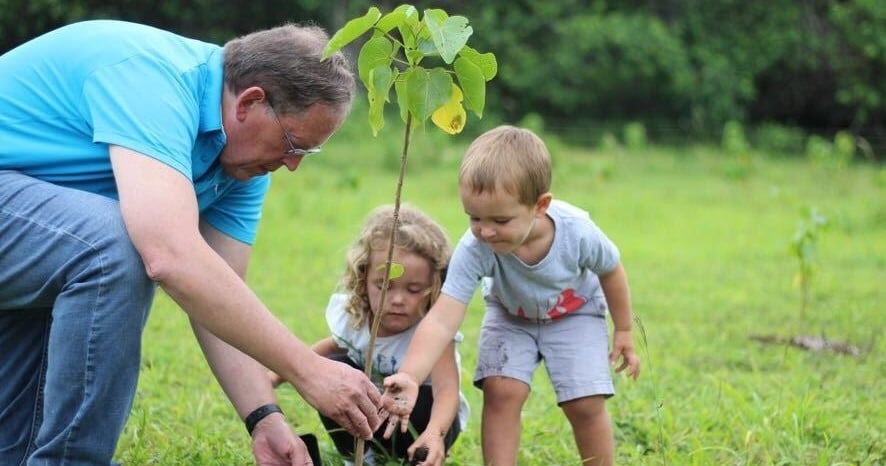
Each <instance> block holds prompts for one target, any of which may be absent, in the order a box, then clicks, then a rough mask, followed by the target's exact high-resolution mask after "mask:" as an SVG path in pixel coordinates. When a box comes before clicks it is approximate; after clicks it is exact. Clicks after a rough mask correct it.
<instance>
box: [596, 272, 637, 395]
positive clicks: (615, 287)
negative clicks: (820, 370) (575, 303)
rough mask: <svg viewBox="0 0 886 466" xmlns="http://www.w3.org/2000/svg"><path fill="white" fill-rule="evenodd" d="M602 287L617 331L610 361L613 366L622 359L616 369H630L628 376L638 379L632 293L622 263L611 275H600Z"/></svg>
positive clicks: (619, 370)
mask: <svg viewBox="0 0 886 466" xmlns="http://www.w3.org/2000/svg"><path fill="white" fill-rule="evenodd" d="M599 277H600V286H601V287H602V288H603V294H604V295H605V296H606V304H607V306H609V315H610V316H612V323H613V325H614V326H615V331H614V332H613V336H612V352H611V353H610V354H609V361H610V363H612V364H616V363H617V362H618V359H619V357H621V358H622V364H621V366H619V367H617V368H616V369H615V371H616V372H621V371H623V370H624V369H628V375H629V376H631V377H633V378H637V376H639V375H640V359H639V358H638V357H637V354H636V352H635V351H634V342H633V338H632V335H631V326H632V322H631V320H632V319H633V317H632V315H631V314H632V313H631V292H630V289H629V288H628V276H627V274H626V273H625V270H624V267H623V266H622V265H621V262H619V263H618V265H616V266H615V269H613V270H612V271H610V272H609V273H606V274H603V275H599Z"/></svg>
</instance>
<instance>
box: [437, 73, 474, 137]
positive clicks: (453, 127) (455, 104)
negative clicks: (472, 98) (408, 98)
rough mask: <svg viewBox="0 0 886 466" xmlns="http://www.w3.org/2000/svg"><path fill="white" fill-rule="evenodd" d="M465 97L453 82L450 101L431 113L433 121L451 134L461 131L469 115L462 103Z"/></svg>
mask: <svg viewBox="0 0 886 466" xmlns="http://www.w3.org/2000/svg"><path fill="white" fill-rule="evenodd" d="M463 99H464V96H463V95H462V93H461V89H459V88H458V86H456V85H455V84H453V85H452V94H450V96H449V101H448V102H446V104H444V105H443V106H442V107H440V108H438V109H437V110H435V111H434V113H433V114H431V121H433V122H434V124H435V125H437V127H439V128H440V129H442V130H443V131H445V132H447V133H449V134H458V133H460V132H461V130H463V129H464V127H465V122H466V120H467V116H468V115H467V113H465V108H464V107H463V106H462V105H461V101H462V100H463Z"/></svg>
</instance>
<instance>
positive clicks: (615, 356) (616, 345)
mask: <svg viewBox="0 0 886 466" xmlns="http://www.w3.org/2000/svg"><path fill="white" fill-rule="evenodd" d="M619 358H621V365H620V366H618V367H617V368H616V369H615V372H621V371H623V370H625V369H627V370H628V377H630V378H632V379H636V378H637V377H639V376H640V358H639V357H637V353H635V352H634V340H633V338H631V331H630V330H616V331H615V335H614V336H613V337H612V352H611V353H609V363H610V364H612V365H613V366H614V365H616V364H617V363H618V360H619Z"/></svg>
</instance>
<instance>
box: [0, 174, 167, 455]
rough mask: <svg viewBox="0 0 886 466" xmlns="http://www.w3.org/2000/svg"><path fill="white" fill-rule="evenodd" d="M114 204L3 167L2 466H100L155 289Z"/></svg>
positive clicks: (128, 392) (126, 398)
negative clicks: (5, 169) (62, 465)
mask: <svg viewBox="0 0 886 466" xmlns="http://www.w3.org/2000/svg"><path fill="white" fill-rule="evenodd" d="M154 288H155V287H154V283H153V282H151V280H149V279H148V277H147V274H146V273H145V269H144V265H143V263H142V260H141V257H140V256H139V255H138V253H137V251H136V250H135V248H134V247H133V245H132V242H131V241H130V239H129V235H128V234H127V232H126V229H125V228H124V226H123V220H122V218H121V215H120V208H119V204H118V203H117V201H114V200H112V199H108V198H106V197H102V196H98V195H95V194H91V193H87V192H83V191H78V190H74V189H69V188H63V187H59V186H56V185H53V184H49V183H46V182H43V181H39V180H36V179H34V178H31V177H28V176H24V175H22V174H19V173H16V172H11V171H2V170H0V426H2V427H0V465H29V466H33V465H59V464H64V465H71V466H73V465H108V464H111V459H112V457H113V455H114V450H115V448H116V445H117V440H118V439H119V437H120V433H121V432H122V430H123V426H124V424H125V423H126V418H127V417H128V415H129V411H130V409H131V407H132V401H133V397H134V395H135V387H136V384H137V382H138V371H139V364H140V359H141V335H142V330H143V329H144V324H145V320H146V319H147V316H148V310H149V309H150V305H151V301H152V299H153V294H154Z"/></svg>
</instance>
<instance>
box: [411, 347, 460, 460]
mask: <svg viewBox="0 0 886 466" xmlns="http://www.w3.org/2000/svg"><path fill="white" fill-rule="evenodd" d="M431 387H432V390H433V393H434V404H433V406H432V407H431V416H430V419H429V420H428V425H427V427H426V428H425V430H424V432H422V433H421V435H420V436H419V437H418V438H417V439H416V440H415V442H413V444H412V445H411V446H410V447H409V450H408V452H409V456H410V458H411V457H412V455H413V454H415V450H416V449H417V448H419V447H421V446H422V445H424V446H425V447H427V448H428V455H427V459H426V460H425V461H424V462H423V463H422V464H426V465H438V464H443V459H444V458H445V457H446V449H445V445H444V443H443V439H444V438H445V437H446V434H447V432H449V428H450V427H451V426H452V422H453V421H454V420H455V416H456V414H457V413H458V405H459V396H458V394H459V389H460V385H459V373H458V365H457V364H456V362H455V342H450V343H449V346H447V347H446V350H445V351H444V352H443V356H441V357H440V359H438V360H437V363H436V364H434V367H433V369H431Z"/></svg>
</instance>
